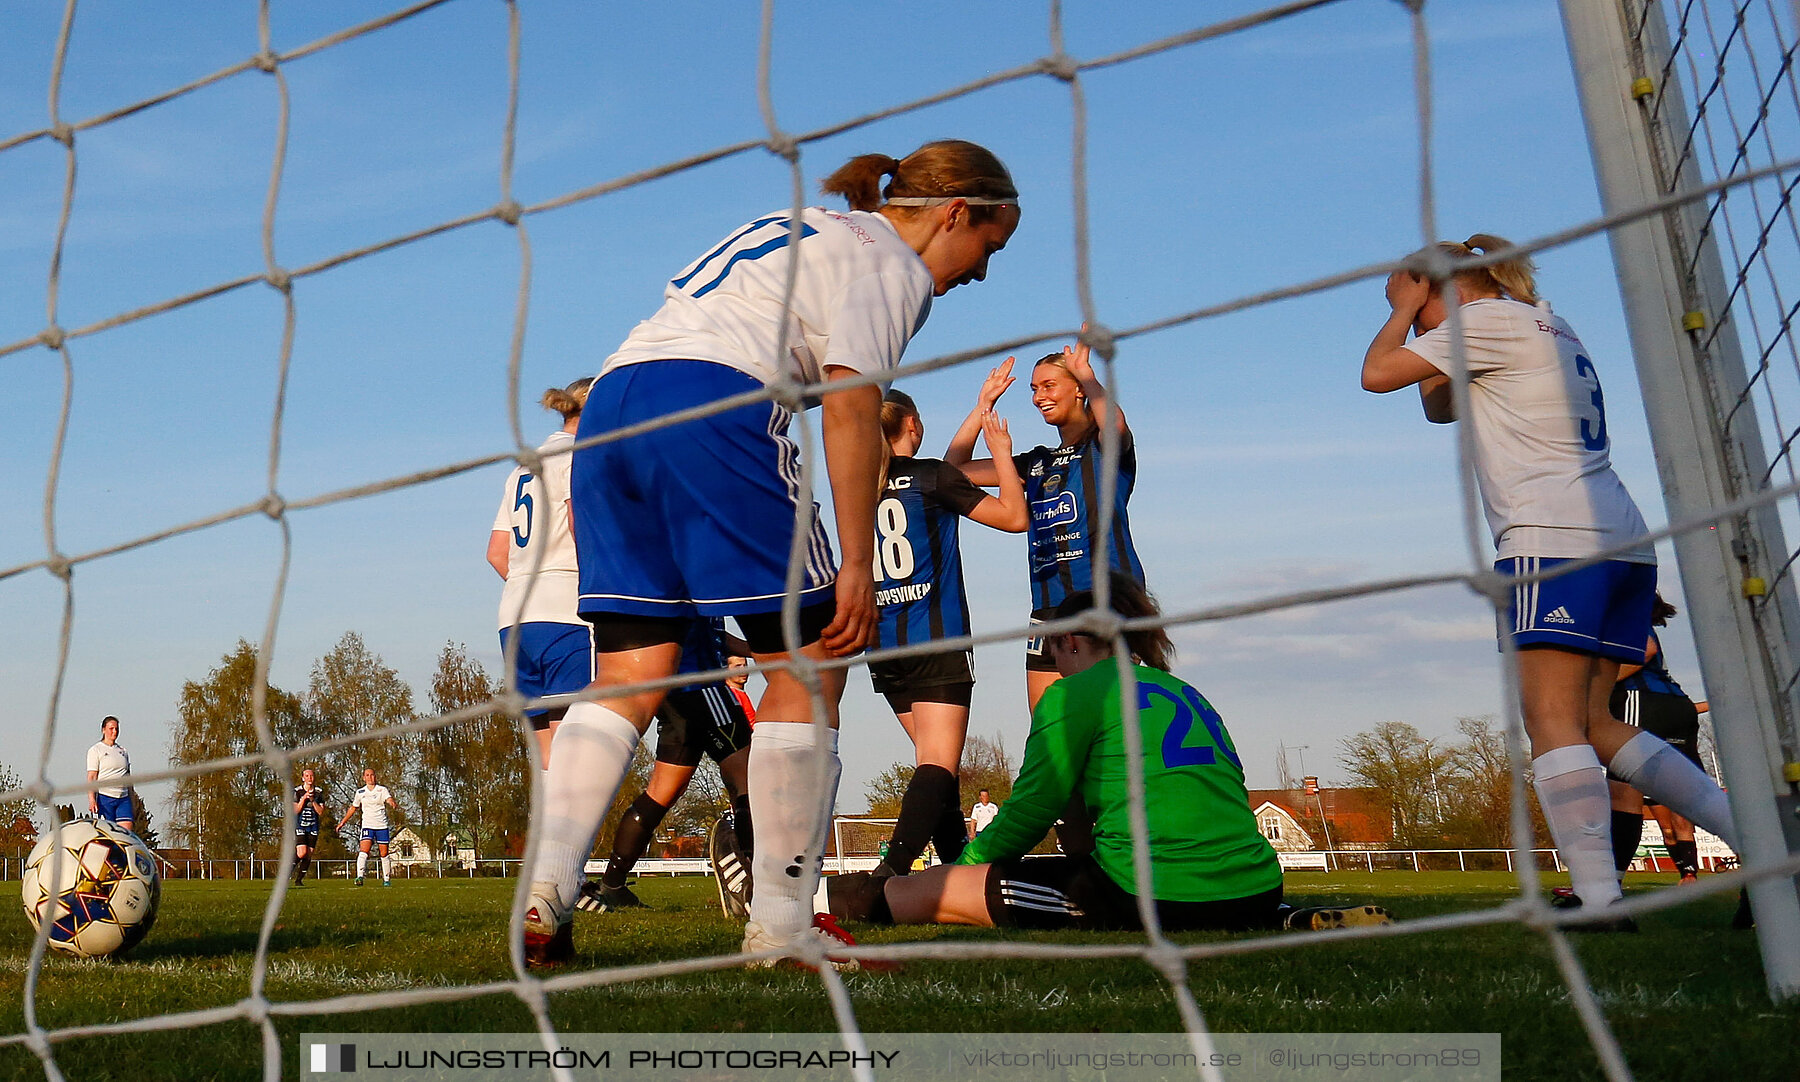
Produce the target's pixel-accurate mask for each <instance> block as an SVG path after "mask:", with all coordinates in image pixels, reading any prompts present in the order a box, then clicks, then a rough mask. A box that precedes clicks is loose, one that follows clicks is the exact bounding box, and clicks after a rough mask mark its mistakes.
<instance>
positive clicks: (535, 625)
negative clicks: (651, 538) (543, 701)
mask: <svg viewBox="0 0 1800 1082" xmlns="http://www.w3.org/2000/svg"><path fill="white" fill-rule="evenodd" d="M593 382H594V380H593V378H592V377H586V378H583V379H578V380H576V381H575V382H574V383H571V384H569V385H568V386H567V387H563V388H556V387H552V388H550V389H549V390H547V391H545V392H544V395H543V397H542V398H541V399H540V400H539V402H540V404H541V405H543V407H544V408H545V409H552V410H555V411H557V412H558V413H559V414H561V415H562V419H563V423H562V428H560V429H558V430H557V431H555V432H552V433H551V434H550V438H549V439H547V440H545V441H544V443H543V445H542V446H540V447H539V448H538V454H539V455H541V456H543V459H542V462H541V464H540V465H539V466H538V467H537V468H528V467H526V466H523V465H520V466H515V467H513V471H512V473H510V474H508V475H507V478H506V487H505V488H504V489H503V490H501V493H500V513H499V514H498V515H496V516H495V517H494V528H493V530H492V531H491V532H489V534H488V548H487V560H488V565H489V566H490V567H492V568H493V569H494V570H495V571H497V572H499V574H500V577H501V578H503V579H505V580H506V586H505V588H504V589H503V590H502V591H501V593H500V650H501V652H502V653H503V654H504V653H505V652H506V651H507V650H509V649H510V648H511V646H512V639H513V637H514V636H515V635H516V636H517V637H518V640H519V643H518V654H517V656H516V659H515V661H514V663H513V674H514V677H515V680H516V683H515V686H516V687H517V688H518V691H519V693H520V694H521V695H524V696H525V697H527V698H532V699H535V698H541V697H543V696H545V695H564V694H568V693H571V692H576V691H580V690H581V689H582V688H584V687H587V686H588V684H589V683H590V682H592V681H593V679H594V633H593V629H592V628H590V627H589V626H588V622H587V621H586V620H583V619H582V618H581V614H580V613H577V612H576V611H575V595H576V594H577V593H578V592H579V588H578V585H577V578H576V570H575V534H574V532H573V531H572V530H571V529H570V526H569V458H570V455H569V448H570V447H572V446H573V445H574V443H575V427H576V425H578V424H580V423H581V407H582V404H583V403H585V402H586V401H587V396H588V387H589V385H591V384H592V383H593ZM567 710H568V707H566V706H558V707H539V708H538V709H535V710H527V711H526V712H525V717H526V720H528V721H529V722H530V723H531V728H532V730H533V731H534V734H535V735H536V737H537V744H538V752H539V760H540V762H544V763H547V762H549V761H550V737H551V734H552V733H553V732H554V731H555V728H556V724H557V722H559V721H561V720H562V716H563V714H564V712H565V711H567Z"/></svg>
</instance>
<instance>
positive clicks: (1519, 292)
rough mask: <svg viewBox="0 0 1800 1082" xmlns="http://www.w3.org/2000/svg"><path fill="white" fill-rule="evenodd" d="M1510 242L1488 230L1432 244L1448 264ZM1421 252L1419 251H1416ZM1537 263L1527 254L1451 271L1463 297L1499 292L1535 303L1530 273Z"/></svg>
mask: <svg viewBox="0 0 1800 1082" xmlns="http://www.w3.org/2000/svg"><path fill="white" fill-rule="evenodd" d="M1512 246H1513V245H1512V242H1511V241H1509V240H1507V239H1506V238H1505V237H1496V236H1495V235H1494V234H1492V233H1476V234H1475V235H1473V236H1471V237H1470V238H1469V239H1468V240H1465V241H1463V242H1462V243H1460V244H1459V243H1457V242H1456V241H1453V240H1446V241H1439V242H1438V243H1437V244H1436V245H1435V246H1434V247H1436V248H1437V250H1438V251H1440V252H1442V253H1443V254H1445V255H1447V256H1449V257H1450V262H1451V265H1452V266H1455V265H1456V264H1457V263H1460V262H1462V261H1464V260H1468V259H1473V258H1474V257H1475V256H1477V255H1487V254H1488V253H1489V252H1498V251H1500V250H1502V249H1505V248H1511V247H1512ZM1416 254H1418V255H1423V254H1424V253H1423V252H1420V253H1416ZM1536 271H1537V265H1536V264H1534V263H1533V262H1532V261H1531V257H1530V256H1527V255H1518V256H1514V257H1513V258H1511V259H1508V260H1504V261H1502V262H1499V263H1490V264H1488V265H1486V266H1481V267H1470V268H1469V269H1468V270H1458V271H1454V272H1453V273H1452V277H1453V278H1454V279H1455V280H1456V282H1457V284H1458V286H1459V287H1462V288H1461V289H1460V292H1461V293H1462V294H1463V295H1464V296H1468V295H1469V294H1471V293H1474V294H1477V295H1481V296H1486V295H1489V294H1499V295H1500V296H1502V297H1511V298H1512V299H1513V300H1515V301H1520V302H1523V303H1525V304H1536V303H1537V302H1538V292H1537V280H1536V278H1535V277H1534V274H1535V273H1536Z"/></svg>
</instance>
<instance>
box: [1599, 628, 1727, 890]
mask: <svg viewBox="0 0 1800 1082" xmlns="http://www.w3.org/2000/svg"><path fill="white" fill-rule="evenodd" d="M1677 611H1678V610H1677V609H1676V608H1675V606H1673V605H1671V604H1669V603H1668V602H1667V601H1664V600H1663V596H1662V594H1660V593H1659V594H1657V595H1656V600H1655V602H1654V603H1653V604H1652V606H1651V609H1650V623H1651V624H1652V625H1654V627H1663V626H1664V625H1666V624H1668V622H1669V617H1671V616H1674V615H1675V614H1676V612H1677ZM1607 705H1608V707H1609V708H1610V709H1611V710H1612V716H1613V717H1615V718H1618V719H1619V720H1620V721H1622V722H1624V723H1625V724H1627V725H1635V726H1637V727H1638V728H1640V729H1642V730H1644V731H1645V732H1649V733H1655V734H1656V735H1657V736H1660V737H1662V738H1663V740H1665V741H1667V742H1668V744H1669V746H1670V747H1672V748H1674V749H1675V750H1676V751H1679V752H1680V753H1681V754H1682V756H1683V757H1684V758H1686V759H1687V760H1688V761H1689V762H1691V763H1693V764H1694V765H1695V766H1697V767H1700V768H1701V769H1702V770H1704V769H1706V766H1705V764H1704V763H1702V762H1701V761H1700V715H1701V714H1703V713H1705V712H1706V703H1705V701H1701V702H1695V701H1694V700H1693V699H1690V698H1688V694H1687V692H1685V691H1683V690H1681V685H1680V684H1677V683H1676V682H1675V678H1674V677H1672V676H1670V675H1669V666H1668V662H1667V661H1666V660H1665V659H1664V658H1663V652H1662V640H1661V639H1659V638H1657V635H1656V632H1655V631H1654V630H1652V631H1651V632H1650V642H1649V644H1648V646H1647V648H1646V649H1645V651H1644V663H1643V664H1642V665H1631V664H1622V665H1620V666H1619V680H1618V683H1616V684H1614V685H1613V690H1612V697H1611V699H1610V701H1609V702H1608V703H1607ZM1609 785H1610V788H1611V790H1612V807H1613V812H1612V827H1613V861H1614V863H1615V865H1616V866H1617V867H1618V869H1619V871H1620V873H1621V874H1623V873H1624V871H1625V869H1626V868H1628V867H1630V866H1631V861H1632V859H1633V858H1634V857H1635V856H1636V855H1637V848H1638V842H1639V840H1640V839H1641V838H1642V836H1643V831H1644V811H1645V809H1646V808H1647V807H1648V808H1650V809H1652V811H1653V814H1654V815H1655V816H1656V823H1657V825H1658V826H1659V827H1661V828H1662V835H1663V845H1664V846H1665V847H1666V848H1667V849H1668V851H1669V859H1670V860H1671V861H1672V862H1674V864H1675V870H1676V871H1677V872H1679V873H1680V875H1681V881H1682V882H1683V883H1692V882H1694V881H1695V880H1696V879H1698V878H1699V875H1700V856H1699V852H1698V848H1697V846H1696V845H1695V844H1694V824H1693V821H1692V820H1689V819H1685V818H1683V817H1682V816H1680V815H1677V814H1675V813H1674V812H1673V811H1670V810H1669V809H1668V808H1666V807H1664V806H1663V805H1661V804H1658V803H1655V802H1653V801H1650V800H1646V799H1645V798H1644V794H1642V793H1640V792H1638V791H1637V790H1636V789H1633V788H1632V787H1631V786H1629V785H1627V784H1626V783H1624V782H1622V781H1616V780H1614V781H1610V783H1609Z"/></svg>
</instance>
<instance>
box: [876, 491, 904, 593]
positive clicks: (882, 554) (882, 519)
mask: <svg viewBox="0 0 1800 1082" xmlns="http://www.w3.org/2000/svg"><path fill="white" fill-rule="evenodd" d="M875 533H876V535H877V536H876V539H875V577H876V578H877V579H904V578H911V577H912V573H913V566H914V565H913V549H912V542H911V541H908V540H907V539H906V505H905V504H903V503H901V502H900V501H899V500H896V499H894V498H893V497H891V496H890V497H888V498H887V499H885V500H882V501H881V503H880V505H879V506H877V507H876V508H875Z"/></svg>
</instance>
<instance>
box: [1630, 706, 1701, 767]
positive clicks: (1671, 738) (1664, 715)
mask: <svg viewBox="0 0 1800 1082" xmlns="http://www.w3.org/2000/svg"><path fill="white" fill-rule="evenodd" d="M1607 705H1608V706H1609V707H1610V708H1611V709H1612V715H1613V717H1615V718H1618V719H1619V720H1620V721H1622V722H1624V723H1625V724H1627V725H1635V726H1637V727H1638V728H1640V729H1642V730H1644V731H1645V732H1647V733H1649V734H1650V735H1652V736H1657V737H1661V738H1662V739H1663V740H1664V741H1666V742H1667V743H1668V745H1669V746H1670V747H1672V748H1674V749H1675V750H1676V751H1678V752H1680V753H1681V754H1683V755H1685V756H1687V757H1688V760H1689V761H1690V762H1692V763H1693V764H1694V765H1695V766H1699V767H1701V768H1702V769H1705V768H1704V766H1702V764H1701V762H1700V711H1699V710H1697V709H1695V707H1694V701H1693V700H1692V699H1690V698H1688V697H1687V696H1686V695H1663V694H1659V693H1657V692H1654V691H1643V690H1640V689H1637V688H1632V689H1629V690H1627V689H1625V688H1621V687H1614V688H1613V693H1612V699H1611V700H1610V701H1609V702H1608V704H1607Z"/></svg>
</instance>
